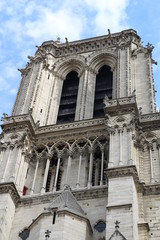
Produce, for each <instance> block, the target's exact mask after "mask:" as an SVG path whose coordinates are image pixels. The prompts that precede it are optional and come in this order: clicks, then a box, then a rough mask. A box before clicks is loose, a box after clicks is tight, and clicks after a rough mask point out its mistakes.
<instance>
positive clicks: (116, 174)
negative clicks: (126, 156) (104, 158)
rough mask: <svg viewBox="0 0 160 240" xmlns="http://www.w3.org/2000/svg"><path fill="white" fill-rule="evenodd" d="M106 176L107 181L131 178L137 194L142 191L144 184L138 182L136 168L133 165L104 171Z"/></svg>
mask: <svg viewBox="0 0 160 240" xmlns="http://www.w3.org/2000/svg"><path fill="white" fill-rule="evenodd" d="M106 176H107V179H110V178H120V177H121V178H123V177H128V176H132V177H133V179H134V182H135V184H136V188H137V191H138V192H142V191H143V185H144V183H142V182H140V180H139V176H138V172H137V168H136V166H135V165H130V166H120V167H115V168H108V169H106Z"/></svg>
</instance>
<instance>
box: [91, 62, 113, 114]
mask: <svg viewBox="0 0 160 240" xmlns="http://www.w3.org/2000/svg"><path fill="white" fill-rule="evenodd" d="M112 79H113V73H112V71H111V68H110V67H109V66H107V65H104V66H103V67H101V68H100V69H99V73H98V74H97V77H96V87H95V98H94V112H93V117H94V118H99V117H104V110H103V108H104V104H103V99H104V97H105V96H108V98H109V99H111V98H112Z"/></svg>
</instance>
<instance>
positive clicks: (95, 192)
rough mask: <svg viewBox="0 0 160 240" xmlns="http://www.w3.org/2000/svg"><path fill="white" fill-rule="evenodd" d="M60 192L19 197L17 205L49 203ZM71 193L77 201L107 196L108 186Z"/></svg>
mask: <svg viewBox="0 0 160 240" xmlns="http://www.w3.org/2000/svg"><path fill="white" fill-rule="evenodd" d="M61 192H62V191H58V192H56V193H45V194H43V195H40V194H37V195H32V196H25V197H22V198H21V199H20V201H19V206H25V205H30V204H32V205H36V204H43V203H51V202H52V201H53V200H54V199H55V198H56V197H57V196H58V195H59V194H60V193H61ZM72 193H73V195H74V197H75V198H76V199H77V201H80V200H86V199H94V198H107V195H108V187H107V186H103V187H99V188H91V189H80V190H73V191H72Z"/></svg>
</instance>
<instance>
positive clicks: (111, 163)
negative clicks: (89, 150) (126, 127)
mask: <svg viewBox="0 0 160 240" xmlns="http://www.w3.org/2000/svg"><path fill="white" fill-rule="evenodd" d="M113 134H114V132H113V131H111V132H110V141H109V163H108V168H112V167H114V162H113Z"/></svg>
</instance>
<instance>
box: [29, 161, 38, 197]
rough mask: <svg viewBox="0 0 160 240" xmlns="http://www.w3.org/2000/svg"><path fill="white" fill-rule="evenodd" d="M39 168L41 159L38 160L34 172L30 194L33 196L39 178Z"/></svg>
mask: <svg viewBox="0 0 160 240" xmlns="http://www.w3.org/2000/svg"><path fill="white" fill-rule="evenodd" d="M38 166H39V159H37V162H36V167H35V172H34V177H33V182H32V187H31V192H30V194H31V195H32V194H33V193H34V187H35V181H36V177H37V171H38Z"/></svg>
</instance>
